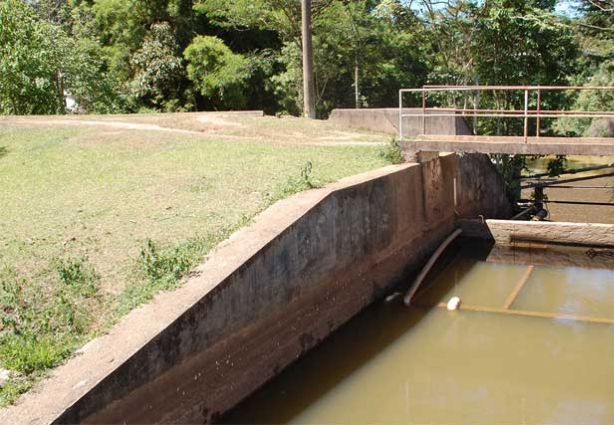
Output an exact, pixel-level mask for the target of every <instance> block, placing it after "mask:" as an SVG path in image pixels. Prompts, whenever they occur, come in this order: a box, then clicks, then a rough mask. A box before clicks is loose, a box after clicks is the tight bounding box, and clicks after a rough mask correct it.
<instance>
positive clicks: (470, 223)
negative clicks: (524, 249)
mask: <svg viewBox="0 0 614 425" xmlns="http://www.w3.org/2000/svg"><path fill="white" fill-rule="evenodd" d="M457 225H458V226H459V227H460V228H462V229H463V235H464V236H469V237H477V238H482V239H491V240H494V241H495V243H496V244H498V245H505V246H516V245H525V246H526V245H527V244H530V243H533V244H541V245H543V244H552V245H557V244H558V245H579V246H591V247H614V225H612V224H595V223H559V222H547V221H510V220H485V221H480V220H459V221H458V222H457Z"/></svg>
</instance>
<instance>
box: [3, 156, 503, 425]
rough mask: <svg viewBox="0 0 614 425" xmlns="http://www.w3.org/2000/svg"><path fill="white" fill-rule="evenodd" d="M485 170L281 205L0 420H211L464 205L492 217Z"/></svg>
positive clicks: (492, 194)
mask: <svg viewBox="0 0 614 425" xmlns="http://www.w3.org/2000/svg"><path fill="white" fill-rule="evenodd" d="M479 164H480V162H479V161H478V162H475V161H468V160H467V159H466V158H465V157H464V158H462V159H461V160H459V159H458V158H457V157H456V156H455V155H446V156H442V157H438V158H435V159H433V160H432V161H430V162H428V163H425V164H420V165H419V164H403V165H398V166H389V167H385V168H383V169H380V170H376V171H373V172H369V173H365V174H362V175H359V176H354V177H351V178H348V179H344V180H342V181H341V182H339V183H336V184H333V185H331V186H329V187H327V188H324V189H317V190H311V191H307V192H304V193H301V194H298V195H296V196H294V197H291V198H289V199H286V200H284V201H280V202H278V203H277V204H275V205H274V206H272V207H271V208H269V209H268V210H267V211H265V212H264V213H263V214H261V215H260V216H259V217H257V219H256V220H255V222H254V223H253V225H251V226H250V227H249V228H246V229H243V230H241V231H239V232H237V233H236V234H234V235H233V236H231V237H230V239H229V240H228V241H227V242H225V243H224V244H222V246H220V247H218V249H217V250H216V251H215V252H214V253H213V254H211V255H210V256H209V258H208V259H207V261H206V262H205V263H204V264H203V265H202V266H200V267H199V268H198V269H197V270H196V271H195V273H194V274H193V275H192V277H191V278H190V279H189V280H188V281H187V283H186V284H185V285H184V286H182V287H181V288H179V289H178V290H176V291H174V292H172V293H164V294H160V295H159V296H158V297H156V299H155V300H154V301H153V302H152V303H151V304H149V305H146V306H143V307H141V308H138V309H137V310H135V311H133V312H132V313H130V314H129V315H128V316H126V317H125V318H124V319H123V320H122V321H121V322H120V323H119V324H118V325H117V326H116V327H114V328H113V330H112V331H111V332H110V333H109V334H108V335H105V336H104V337H101V338H99V339H97V340H94V341H92V342H91V343H89V344H88V345H87V346H86V347H84V348H83V349H82V350H81V353H80V355H78V356H76V357H75V358H73V359H71V360H70V361H69V362H68V363H67V364H65V365H64V366H62V367H61V368H59V369H58V370H56V371H55V372H54V374H53V376H52V377H51V378H50V379H48V380H46V381H45V382H43V383H42V384H41V385H40V386H39V387H38V388H37V389H36V391H35V392H33V393H30V394H28V395H26V396H25V397H24V398H22V400H20V402H19V404H18V405H17V406H13V407H10V408H8V409H3V410H2V411H0V423H28V424H31V425H35V424H47V423H92V424H96V423H206V422H210V421H212V420H213V419H214V418H215V417H216V416H217V415H218V414H220V413H222V412H224V411H226V410H228V409H229V408H231V407H233V406H234V405H235V404H236V403H237V402H239V401H240V400H241V399H243V398H244V397H246V396H247V395H249V394H250V393H251V392H252V391H254V390H255V389H256V388H258V387H259V386H260V385H262V384H263V383H265V382H266V381H267V380H268V379H270V378H271V377H273V376H275V375H276V374H277V373H278V372H279V371H281V370H282V369H283V368H284V367H286V366H287V365H288V364H290V363H291V362H293V361H294V360H296V359H297V358H298V357H300V356H301V355H302V354H303V353H305V352H306V351H308V350H309V349H310V348H312V347H313V346H314V345H316V344H317V343H318V342H319V341H320V340H321V339H323V338H325V337H326V336H328V335H329V334H330V333H331V332H333V331H334V330H335V329H337V328H338V327H339V326H340V325H342V324H343V323H345V322H346V321H347V320H349V319H350V318H351V317H352V316H353V315H355V314H356V313H358V312H359V311H360V310H361V309H363V308H364V307H365V306H366V305H368V304H369V303H371V302H372V301H373V300H375V299H377V298H379V297H381V296H383V295H384V294H385V293H386V292H387V291H388V290H389V288H391V287H392V286H393V285H395V284H396V283H398V282H399V281H400V280H401V279H403V278H404V276H406V275H407V274H408V273H409V272H410V271H411V270H412V269H413V268H415V267H418V266H419V265H420V263H421V261H422V260H423V258H425V256H426V255H427V254H428V253H429V252H430V251H431V250H432V249H434V248H435V247H436V246H437V244H439V242H440V241H441V240H442V239H443V238H445V237H446V236H447V235H448V234H449V232H450V231H451V230H452V229H453V226H454V219H455V215H456V211H455V205H454V203H455V198H458V199H457V205H456V207H457V208H458V209H459V210H461V211H464V212H465V213H466V214H467V215H466V216H467V217H475V216H477V215H478V214H487V213H486V212H484V211H491V210H493V208H492V205H493V204H496V203H498V202H501V201H500V200H501V199H503V198H504V195H502V194H501V193H499V194H498V195H497V188H496V185H489V186H488V187H486V185H485V186H484V187H481V188H477V189H476V188H475V187H474V186H475V185H472V184H471V181H472V178H473V177H472V176H476V175H484V176H488V175H489V173H491V172H492V169H491V168H489V167H484V169H483V170H482V171H479V170H476V168H479V167H480V165H479ZM483 165H486V164H483ZM468 169H470V170H468ZM476 173H477V174H476ZM482 173H483V174H482ZM455 182H459V184H458V185H457V184H455ZM473 189H475V190H473ZM455 190H456V191H457V192H458V191H460V193H457V196H456V197H455ZM472 190H473V191H474V192H477V195H476V194H471V192H472ZM498 210H500V207H496V208H494V210H493V211H498Z"/></svg>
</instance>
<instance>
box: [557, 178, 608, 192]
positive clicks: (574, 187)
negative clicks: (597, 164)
mask: <svg viewBox="0 0 614 425" xmlns="http://www.w3.org/2000/svg"><path fill="white" fill-rule="evenodd" d="M596 177H599V176H596ZM548 189H601V190H612V189H614V187H611V186H565V185H560V186H551V187H549V188H548Z"/></svg>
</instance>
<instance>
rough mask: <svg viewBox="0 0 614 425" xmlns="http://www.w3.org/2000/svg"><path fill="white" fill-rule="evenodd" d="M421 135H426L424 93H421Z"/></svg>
mask: <svg viewBox="0 0 614 425" xmlns="http://www.w3.org/2000/svg"><path fill="white" fill-rule="evenodd" d="M422 134H426V91H424V90H423V91H422Z"/></svg>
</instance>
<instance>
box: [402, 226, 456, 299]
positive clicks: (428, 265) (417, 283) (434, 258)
mask: <svg viewBox="0 0 614 425" xmlns="http://www.w3.org/2000/svg"><path fill="white" fill-rule="evenodd" d="M461 233H463V231H462V230H461V229H456V230H455V231H454V232H452V234H451V235H450V236H448V237H447V238H446V240H445V241H443V243H442V244H441V245H440V246H439V248H437V251H435V252H434V253H433V255H432V256H431V258H430V259H429V261H428V262H427V263H426V264H425V266H424V267H423V268H422V271H421V272H420V274H419V275H418V277H417V278H416V280H414V283H413V284H412V285H411V287H410V288H409V291H407V294H405V298H403V302H404V303H405V305H410V304H411V299H412V298H413V296H414V294H415V293H416V291H417V290H418V288H419V287H420V285H421V284H422V281H423V280H424V278H425V277H426V275H427V274H428V272H429V271H431V269H432V268H433V266H434V265H435V261H437V259H438V258H439V257H440V256H441V254H443V251H444V250H445V249H446V248H447V247H448V245H450V244H451V243H452V241H453V240H454V239H456V238H457V237H458V236H459V235H460V234H461Z"/></svg>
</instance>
